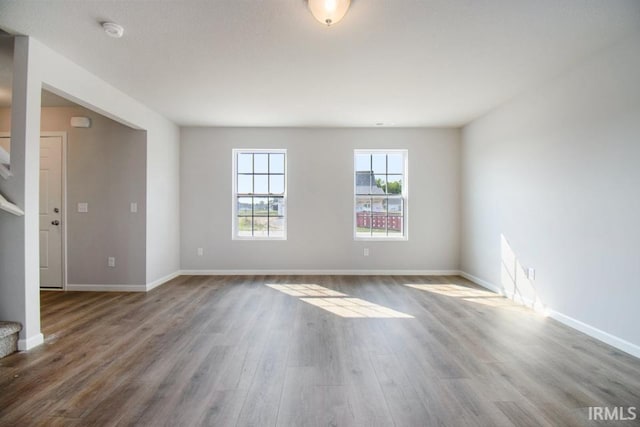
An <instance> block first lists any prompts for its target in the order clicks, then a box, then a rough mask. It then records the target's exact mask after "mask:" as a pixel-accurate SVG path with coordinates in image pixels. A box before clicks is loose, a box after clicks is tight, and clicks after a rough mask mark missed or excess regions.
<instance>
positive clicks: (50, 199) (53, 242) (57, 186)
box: [40, 136, 64, 288]
mask: <svg viewBox="0 0 640 427" xmlns="http://www.w3.org/2000/svg"><path fill="white" fill-rule="evenodd" d="M63 209H64V206H63V205H62V136H45V137H42V138H40V287H41V288H62V284H63V281H62V280H63V279H62V271H63V269H62V236H63V233H62V227H63V224H62V219H63V218H64V215H63Z"/></svg>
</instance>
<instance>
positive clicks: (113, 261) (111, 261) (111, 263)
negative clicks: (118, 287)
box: [107, 256, 116, 267]
mask: <svg viewBox="0 0 640 427" xmlns="http://www.w3.org/2000/svg"><path fill="white" fill-rule="evenodd" d="M107 265H108V266H109V267H115V266H116V258H115V257H112V256H110V257H109V258H107Z"/></svg>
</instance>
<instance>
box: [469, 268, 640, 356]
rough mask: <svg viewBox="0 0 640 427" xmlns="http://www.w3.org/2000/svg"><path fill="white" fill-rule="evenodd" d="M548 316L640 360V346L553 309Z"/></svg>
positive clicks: (499, 290)
mask: <svg viewBox="0 0 640 427" xmlns="http://www.w3.org/2000/svg"><path fill="white" fill-rule="evenodd" d="M460 275H461V276H462V277H464V278H465V279H467V280H470V281H472V282H474V283H476V284H478V285H480V286H482V287H483V288H486V289H488V290H490V291H493V292H495V293H497V294H500V295H504V296H505V297H507V298H512V297H513V295H507V294H506V293H505V292H504V289H502V288H501V287H499V286H496V285H494V284H492V283H490V282H488V281H486V280H483V279H480V278H479V277H476V276H473V275H471V274H469V273H466V272H464V271H461V272H460ZM516 302H521V303H523V304H524V305H527V306H531V305H532V304H533V301H526V300H524V301H523V300H522V299H521V300H520V301H516ZM546 312H547V314H548V315H549V317H551V318H552V319H554V320H557V321H558V322H560V323H562V324H564V325H566V326H569V327H570V328H573V329H576V330H578V331H580V332H582V333H584V334H587V335H589V336H590V337H592V338H595V339H597V340H599V341H602V342H604V343H606V344H609V345H610V346H612V347H615V348H617V349H618V350H621V351H624V352H625V353H629V354H630V355H632V356H635V357H638V358H640V346H639V345H637V344H633V343H631V342H629V341H626V340H624V339H622V338H620V337H617V336H615V335H611V334H610V333H608V332H605V331H603V330H601V329H598V328H596V327H594V326H591V325H588V324H586V323H584V322H581V321H580V320H578V319H574V318H573V317H571V316H567V315H566V314H563V313H560V312H558V311H555V310H553V309H551V308H547V309H546Z"/></svg>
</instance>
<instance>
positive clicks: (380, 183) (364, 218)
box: [354, 150, 407, 240]
mask: <svg viewBox="0 0 640 427" xmlns="http://www.w3.org/2000/svg"><path fill="white" fill-rule="evenodd" d="M354 173H355V177H354V194H355V202H354V211H355V212H354V235H355V238H356V239H381V240H389V239H400V240H406V239H407V150H391V151H390V150H355V152H354Z"/></svg>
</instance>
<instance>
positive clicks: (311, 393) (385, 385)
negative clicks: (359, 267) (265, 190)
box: [0, 276, 640, 426]
mask: <svg viewBox="0 0 640 427" xmlns="http://www.w3.org/2000/svg"><path fill="white" fill-rule="evenodd" d="M268 285H272V286H268ZM294 285H314V286H294ZM408 285H412V286H408ZM41 299H42V328H43V332H44V334H45V344H44V345H42V346H41V347H39V348H36V349H34V350H32V351H29V352H23V353H16V354H14V355H12V356H9V357H7V358H5V359H2V360H1V361H0V425H2V426H11V425H16V426H30V425H47V426H55V425H64V426H75V425H77V426H90V425H116V424H118V425H148V426H162V425H167V426H179V425H185V426H192V425H207V426H234V425H239V426H249V425H252V426H273V425H283V426H305V425H310V426H316V425H318V426H321V425H328V426H393V425H396V426H438V425H447V426H462V425H478V426H502V425H505V426H506V425H518V426H538V425H541V426H563V425H575V426H588V425H591V424H590V423H589V421H588V409H587V408H588V407H589V406H610V407H614V406H615V407H620V406H625V407H626V406H635V407H640V361H639V360H638V359H635V358H633V357H631V356H629V355H626V354H624V353H621V352H619V351H617V350H615V349H613V348H611V347H609V346H607V345H605V344H602V343H600V342H598V341H595V340H593V339H591V338H589V337H587V336H585V335H583V334H580V333H578V332H576V331H574V330H572V329H569V328H567V327H564V326H563V325H561V324H559V323H557V322H555V321H553V320H551V319H548V318H544V317H541V316H539V315H537V314H535V313H533V312H531V311H528V310H525V309H522V308H519V307H517V306H514V305H512V304H509V303H508V301H507V300H504V299H501V298H496V297H495V296H494V295H492V294H489V293H487V292H486V291H483V290H482V289H481V288H478V287H475V286H474V285H472V284H471V283H469V282H468V281H466V280H465V279H462V278H460V277H437V276H430V277H417V276H411V277H410V276H385V277H378V276H376V277H358V276H350V277H345V276H305V277H299V276H271V277H270V276H255V277H243V276H236V277H197V276H196V277H180V278H177V279H175V280H173V281H172V282H171V283H168V284H166V285H164V286H162V287H160V288H157V289H155V290H153V291H152V292H149V293H147V294H143V293H85V292H67V293H64V292H43V293H42V295H41ZM633 424H634V422H633V421H631V422H626V423H623V424H622V425H633ZM593 425H603V424H598V423H594V424H593Z"/></svg>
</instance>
